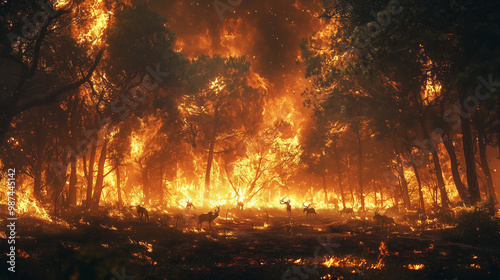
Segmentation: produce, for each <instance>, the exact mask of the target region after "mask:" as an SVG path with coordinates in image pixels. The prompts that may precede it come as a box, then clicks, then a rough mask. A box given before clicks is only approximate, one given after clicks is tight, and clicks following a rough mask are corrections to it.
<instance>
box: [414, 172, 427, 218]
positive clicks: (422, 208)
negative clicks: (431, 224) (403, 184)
mask: <svg viewBox="0 0 500 280" xmlns="http://www.w3.org/2000/svg"><path fill="white" fill-rule="evenodd" d="M411 166H412V167H413V172H415V177H416V178H417V184H418V199H419V202H420V203H419V208H420V209H421V210H422V211H423V213H425V200H424V193H423V192H422V181H421V180H420V174H419V173H418V169H417V167H416V166H415V164H413V163H412V164H411Z"/></svg>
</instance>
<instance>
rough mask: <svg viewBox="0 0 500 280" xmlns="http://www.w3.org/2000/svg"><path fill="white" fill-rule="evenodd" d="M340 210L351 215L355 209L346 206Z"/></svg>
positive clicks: (341, 212)
mask: <svg viewBox="0 0 500 280" xmlns="http://www.w3.org/2000/svg"><path fill="white" fill-rule="evenodd" d="M339 212H340V214H347V215H350V216H354V210H353V209H352V208H344V209H342V210H340V211H339Z"/></svg>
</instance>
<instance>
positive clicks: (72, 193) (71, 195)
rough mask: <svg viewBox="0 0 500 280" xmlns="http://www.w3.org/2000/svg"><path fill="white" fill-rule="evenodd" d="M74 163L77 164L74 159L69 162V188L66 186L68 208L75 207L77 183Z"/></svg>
mask: <svg viewBox="0 0 500 280" xmlns="http://www.w3.org/2000/svg"><path fill="white" fill-rule="evenodd" d="M76 163H77V159H76V158H75V159H73V160H72V161H71V175H70V177H69V186H68V203H69V205H70V206H76V183H77V174H76Z"/></svg>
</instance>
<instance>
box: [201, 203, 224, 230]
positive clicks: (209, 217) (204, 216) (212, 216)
mask: <svg viewBox="0 0 500 280" xmlns="http://www.w3.org/2000/svg"><path fill="white" fill-rule="evenodd" d="M219 211H220V207H219V206H217V211H216V212H215V213H213V212H212V211H210V212H208V213H206V214H201V215H199V216H198V227H199V228H200V229H201V228H202V227H203V222H208V226H209V228H212V221H213V220H215V219H216V218H217V217H219Z"/></svg>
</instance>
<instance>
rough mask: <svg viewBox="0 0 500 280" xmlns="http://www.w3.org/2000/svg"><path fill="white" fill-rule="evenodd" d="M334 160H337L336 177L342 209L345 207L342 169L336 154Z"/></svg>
mask: <svg viewBox="0 0 500 280" xmlns="http://www.w3.org/2000/svg"><path fill="white" fill-rule="evenodd" d="M335 159H336V161H337V177H338V179H339V190H340V196H341V198H342V207H343V208H342V209H345V208H346V207H345V195H344V185H343V184H342V171H341V169H340V158H339V156H338V155H337V156H336V158H335Z"/></svg>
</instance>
